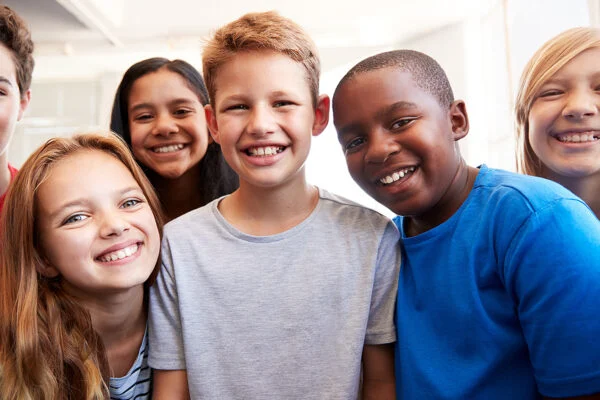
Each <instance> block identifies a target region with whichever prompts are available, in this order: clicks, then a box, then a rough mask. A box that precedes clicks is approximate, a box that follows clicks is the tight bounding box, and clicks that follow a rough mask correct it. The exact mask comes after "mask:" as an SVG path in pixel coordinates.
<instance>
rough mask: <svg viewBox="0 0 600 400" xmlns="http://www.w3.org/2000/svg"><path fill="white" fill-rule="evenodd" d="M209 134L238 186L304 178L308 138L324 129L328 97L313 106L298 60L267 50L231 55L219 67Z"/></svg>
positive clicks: (273, 184)
mask: <svg viewBox="0 0 600 400" xmlns="http://www.w3.org/2000/svg"><path fill="white" fill-rule="evenodd" d="M215 87H216V88H217V90H216V94H215V102H214V104H213V107H214V108H213V107H211V106H207V119H208V120H209V125H210V128H211V133H212V134H213V137H214V139H215V141H216V142H218V143H219V144H220V145H221V150H222V151H223V156H224V157H225V159H226V161H227V162H228V164H229V165H230V166H231V168H232V169H233V170H234V171H235V172H237V174H238V175H239V177H240V187H242V186H253V187H265V188H266V187H270V188H272V187H277V186H280V185H284V184H286V183H289V182H298V181H302V182H304V163H305V161H306V158H307V157H308V152H309V149H310V143H311V137H312V136H313V135H314V136H316V135H318V134H319V133H321V132H322V131H323V129H325V126H326V125H327V122H328V114H329V98H327V97H326V96H322V97H321V98H319V100H318V102H317V103H318V104H317V107H316V110H315V108H313V103H312V97H311V93H310V90H309V85H308V82H307V79H306V72H305V70H304V69H303V67H302V65H301V64H300V63H297V62H295V61H294V60H292V59H291V58H289V57H287V56H285V55H282V54H279V53H275V52H270V51H251V52H243V53H239V54H237V55H235V56H234V57H233V58H232V59H231V60H230V61H228V62H226V63H225V64H224V65H223V66H221V67H220V68H219V70H218V73H217V76H216V80H215Z"/></svg>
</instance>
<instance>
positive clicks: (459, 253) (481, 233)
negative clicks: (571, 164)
mask: <svg viewBox="0 0 600 400" xmlns="http://www.w3.org/2000/svg"><path fill="white" fill-rule="evenodd" d="M333 112H334V124H335V126H336V129H337V131H338V137H339V141H340V143H341V145H342V147H343V150H344V152H345V156H346V161H347V164H348V169H349V171H350V174H351V175H352V177H353V178H354V180H356V182H357V183H358V184H359V185H360V186H361V187H362V188H363V189H364V190H365V191H366V192H367V193H369V194H370V195H371V196H372V197H374V198H375V199H376V200H378V201H379V202H381V203H382V204H384V205H386V206H387V207H388V208H390V209H391V210H392V211H394V212H395V213H396V214H398V215H399V217H397V218H396V219H395V222H396V224H397V226H398V228H399V229H400V232H401V236H402V239H403V241H402V242H403V244H402V246H403V254H402V256H403V262H402V267H401V269H400V277H399V284H398V299H397V310H396V321H397V324H396V326H397V330H398V339H397V343H396V353H395V359H396V390H397V397H398V398H399V399H440V398H446V399H539V398H547V397H551V398H580V397H574V396H584V397H581V398H585V399H591V398H594V399H596V398H599V397H598V396H599V395H598V393H600V342H599V341H598V337H599V335H600V318H598V310H599V309H600V308H599V306H600V223H599V222H598V220H597V218H596V217H595V216H594V214H593V213H592V212H591V210H590V209H589V208H588V207H587V206H586V205H585V204H584V203H583V202H582V201H581V200H580V199H579V198H577V197H576V196H574V195H573V194H572V193H570V192H569V191H567V190H566V189H564V188H562V187H561V186H559V185H557V184H555V183H553V182H550V181H547V180H543V179H539V178H533V177H528V176H522V175H517V174H514V173H510V172H505V171H500V170H494V169H491V168H487V167H486V166H485V165H483V166H481V167H479V168H473V167H470V166H468V165H467V164H466V163H465V161H464V160H463V159H462V157H461V154H460V150H459V146H458V142H457V141H458V140H459V139H462V138H463V137H465V136H466V135H467V132H468V128H469V121H468V117H467V112H466V107H465V103H464V102H463V101H461V100H454V97H453V93H452V89H451V87H450V84H449V82H448V79H447V77H446V75H445V73H444V71H443V70H442V68H441V67H440V66H439V65H438V64H437V62H435V60H433V59H432V58H430V57H428V56H427V55H425V54H422V53H419V52H416V51H409V50H399V51H391V52H386V53H382V54H378V55H375V56H373V57H370V58H367V59H365V60H363V61H361V62H360V63H359V64H357V65H356V66H355V67H353V68H352V69H351V70H350V71H349V72H348V73H347V74H346V76H345V77H344V78H343V79H342V80H341V82H340V83H339V85H338V87H337V89H336V91H335V94H334V96H333Z"/></svg>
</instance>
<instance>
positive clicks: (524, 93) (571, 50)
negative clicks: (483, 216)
mask: <svg viewBox="0 0 600 400" xmlns="http://www.w3.org/2000/svg"><path fill="white" fill-rule="evenodd" d="M597 47H600V30H598V29H596V28H588V27H581V28H572V29H569V30H566V31H564V32H562V33H560V34H559V35H557V36H555V37H553V38H552V39H550V40H549V41H547V42H546V43H544V45H542V47H540V48H539V49H538V51H536V52H535V54H534V55H533V57H531V59H530V60H529V62H528V63H527V65H526V66H525V69H524V70H523V74H522V75H521V80H520V82H519V92H518V93H517V99H516V101H515V117H516V125H517V170H518V171H519V172H521V173H524V174H527V175H536V176H540V175H541V170H542V162H541V161H540V159H539V157H538V156H537V155H536V154H535V153H534V151H533V149H532V148H531V144H530V143H529V122H528V121H529V112H530V111H531V107H532V106H533V102H534V101H535V99H536V95H537V93H538V91H539V90H540V88H541V87H542V86H543V85H544V84H545V83H546V82H547V81H548V79H550V78H551V77H552V76H553V75H554V74H555V73H556V72H557V71H558V70H560V69H561V68H562V67H564V66H565V65H566V64H567V63H568V62H569V61H571V60H572V59H573V58H574V57H576V56H577V55H579V54H581V53H582V52H584V51H586V50H589V49H592V48H597Z"/></svg>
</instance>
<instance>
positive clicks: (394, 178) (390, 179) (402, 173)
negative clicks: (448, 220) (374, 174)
mask: <svg viewBox="0 0 600 400" xmlns="http://www.w3.org/2000/svg"><path fill="white" fill-rule="evenodd" d="M416 169H417V167H416V166H414V165H413V166H410V167H406V168H402V169H399V170H397V171H395V172H392V173H391V174H389V175H386V176H384V177H381V178H379V180H378V184H381V185H383V186H387V185H390V184H392V183H394V182H398V181H399V180H403V179H406V178H408V177H409V176H410V175H412V174H413V173H414V172H415V170H416Z"/></svg>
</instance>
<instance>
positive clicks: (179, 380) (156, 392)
mask: <svg viewBox="0 0 600 400" xmlns="http://www.w3.org/2000/svg"><path fill="white" fill-rule="evenodd" d="M152 386H153V390H152V398H153V399H154V400H189V398H190V392H189V390H188V381H187V373H186V370H185V369H177V370H173V371H168V370H154V375H153V382H152Z"/></svg>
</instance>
